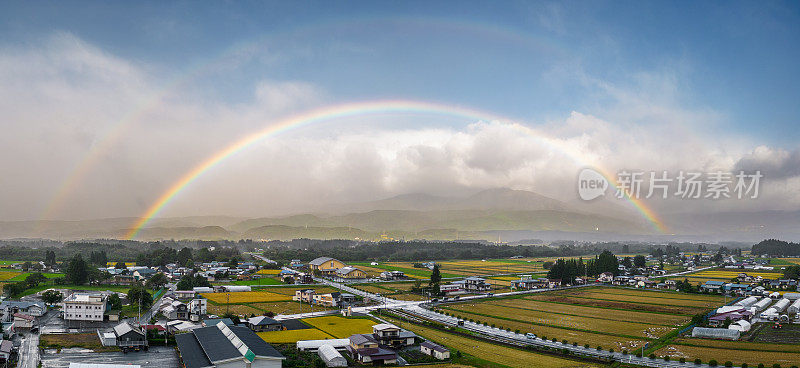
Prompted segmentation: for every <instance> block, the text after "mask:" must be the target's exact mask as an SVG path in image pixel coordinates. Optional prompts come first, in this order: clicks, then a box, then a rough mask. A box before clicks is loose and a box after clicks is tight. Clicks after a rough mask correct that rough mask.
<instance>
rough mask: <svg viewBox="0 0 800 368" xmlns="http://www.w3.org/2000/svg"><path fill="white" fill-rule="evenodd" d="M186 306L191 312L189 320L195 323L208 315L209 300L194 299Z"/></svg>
mask: <svg viewBox="0 0 800 368" xmlns="http://www.w3.org/2000/svg"><path fill="white" fill-rule="evenodd" d="M186 306H187V309H188V310H189V318H190V319H191V320H193V321H199V320H200V317H202V316H204V315H206V313H208V300H206V298H203V297H198V298H194V299H192V300H191V301H190V302H189V304H187V305H186Z"/></svg>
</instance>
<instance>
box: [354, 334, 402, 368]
mask: <svg viewBox="0 0 800 368" xmlns="http://www.w3.org/2000/svg"><path fill="white" fill-rule="evenodd" d="M347 352H348V353H350V357H352V358H353V359H354V360H357V361H358V362H359V363H361V364H372V365H380V364H396V363H397V354H396V353H395V352H393V351H391V350H387V349H384V348H381V347H380V346H379V344H378V340H376V339H375V338H374V337H373V336H372V335H371V334H356V335H352V336H350V345H348V346H347Z"/></svg>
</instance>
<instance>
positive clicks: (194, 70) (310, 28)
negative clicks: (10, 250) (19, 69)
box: [35, 16, 567, 232]
mask: <svg viewBox="0 0 800 368" xmlns="http://www.w3.org/2000/svg"><path fill="white" fill-rule="evenodd" d="M386 24H393V25H396V26H400V25H413V28H414V29H423V28H429V29H435V30H437V31H445V32H452V33H454V34H469V35H472V36H475V37H483V38H485V39H488V40H491V41H493V42H495V43H498V44H511V45H514V46H515V47H523V48H535V49H543V50H546V52H548V53H554V52H555V53H561V52H564V50H566V49H567V48H566V47H564V46H563V45H559V44H554V43H552V42H551V41H550V40H547V39H545V38H542V37H538V36H535V35H533V34H530V33H526V32H524V30H522V29H516V28H507V27H501V26H499V25H497V24H493V23H488V22H479V21H477V20H471V21H458V20H453V19H445V18H436V17H419V16H415V17H405V16H388V17H370V18H367V19H364V18H343V19H332V20H330V21H327V22H314V23H309V24H305V25H300V26H298V27H295V28H292V29H289V30H286V31H281V32H273V33H266V34H262V35H259V36H257V37H255V38H253V39H251V40H249V41H245V42H239V43H236V44H233V45H231V46H230V47H229V48H227V49H225V50H222V52H220V53H218V54H215V55H213V56H211V57H209V58H206V59H205V60H202V61H199V62H197V63H195V64H193V65H191V66H189V67H188V68H187V69H186V70H184V71H183V72H181V73H178V74H177V75H175V76H174V77H172V78H170V79H169V80H168V81H167V82H166V83H164V84H163V85H162V86H161V88H160V89H159V90H157V91H155V92H154V93H152V94H150V95H148V96H147V97H145V98H143V99H142V100H140V101H138V103H136V104H134V108H133V109H131V110H130V111H128V112H127V114H125V115H123V116H122V117H121V118H120V119H119V120H117V121H115V122H113V123H111V124H109V128H108V129H107V130H106V132H105V133H104V134H103V136H102V137H101V138H99V139H98V140H97V142H96V143H95V144H93V145H92V147H91V148H90V149H89V150H88V152H87V153H86V154H85V155H84V157H83V158H82V159H81V160H80V161H79V162H77V163H76V165H75V166H74V167H73V168H72V170H71V171H70V172H69V174H68V175H67V176H66V177H65V178H64V179H63V180H62V181H61V182H60V183H59V185H58V186H57V187H56V189H55V191H54V193H53V195H52V196H51V197H50V200H49V201H48V202H47V205H46V206H45V207H44V209H43V210H42V212H41V213H40V215H39V220H38V222H37V224H36V229H35V231H37V232H38V231H39V230H41V227H42V226H44V222H45V221H46V220H51V219H54V218H56V217H57V216H56V215H57V214H58V212H59V211H60V210H61V209H62V208H63V207H64V205H65V203H66V202H67V200H68V199H69V198H70V194H71V193H73V192H74V191H75V190H76V189H77V188H78V187H79V185H80V184H81V183H82V182H83V180H84V178H85V177H86V176H88V175H89V173H90V172H91V170H92V168H94V167H95V166H96V165H97V164H98V162H100V161H101V159H102V158H104V157H106V156H107V154H108V152H110V151H111V150H112V149H113V148H114V147H115V146H116V144H117V142H119V141H120V140H121V139H122V138H123V137H125V136H126V135H127V134H128V133H129V131H130V130H131V128H133V127H134V126H135V125H136V124H135V123H136V122H138V121H139V120H141V119H142V118H144V117H145V116H146V114H147V113H148V112H152V111H153V110H154V109H155V108H157V107H158V106H161V105H162V103H163V100H164V99H165V98H166V97H167V96H168V95H169V93H170V92H172V91H174V90H176V89H177V88H178V87H179V86H181V85H183V84H184V83H188V82H189V81H191V80H193V79H194V78H196V77H198V76H200V75H202V74H204V73H207V72H210V71H212V70H213V69H214V67H215V66H217V65H218V64H223V65H224V64H225V63H226V58H229V57H236V55H237V54H238V53H240V52H241V51H242V50H247V49H248V48H253V47H258V46H259V45H261V44H262V43H266V42H268V41H269V40H270V39H271V38H278V37H306V36H310V35H313V34H329V33H330V32H332V31H336V30H341V29H348V28H354V27H368V26H376V25H386Z"/></svg>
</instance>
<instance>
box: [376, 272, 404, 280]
mask: <svg viewBox="0 0 800 368" xmlns="http://www.w3.org/2000/svg"><path fill="white" fill-rule="evenodd" d="M381 278H382V279H384V280H403V279H405V278H406V274H405V273H404V272H403V271H383V272H381Z"/></svg>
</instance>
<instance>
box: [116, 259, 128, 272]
mask: <svg viewBox="0 0 800 368" xmlns="http://www.w3.org/2000/svg"><path fill="white" fill-rule="evenodd" d="M114 268H116V269H118V270H125V269H128V266H126V265H125V262H122V261H119V262H117V263H116V264H115V265H114Z"/></svg>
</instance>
